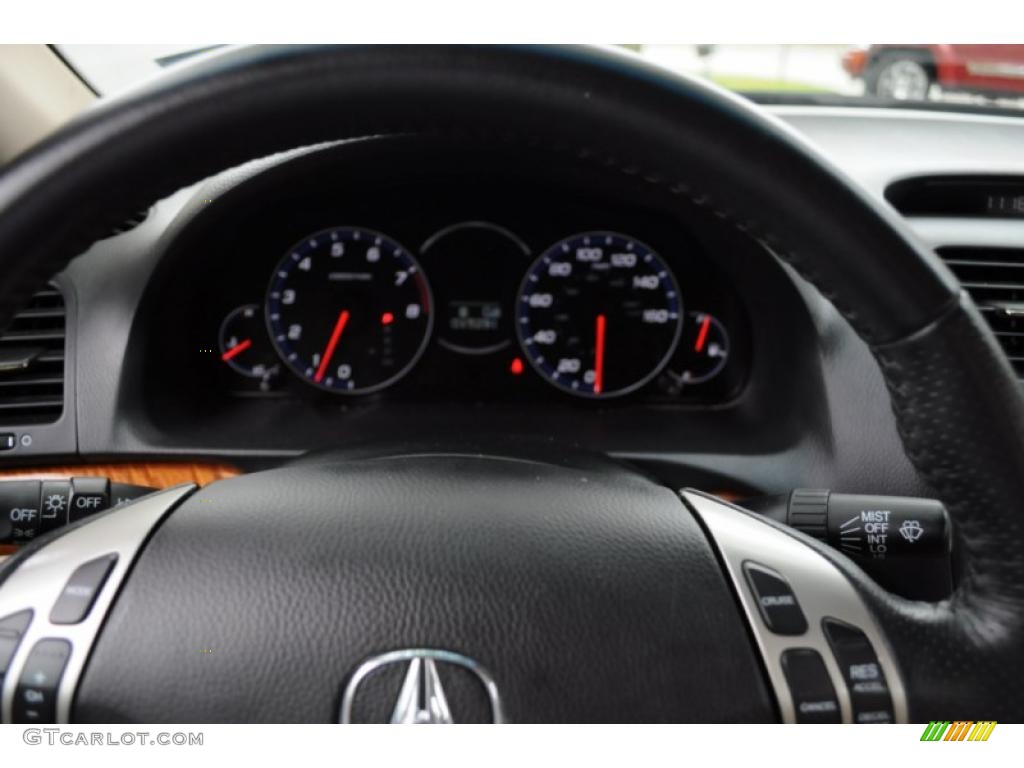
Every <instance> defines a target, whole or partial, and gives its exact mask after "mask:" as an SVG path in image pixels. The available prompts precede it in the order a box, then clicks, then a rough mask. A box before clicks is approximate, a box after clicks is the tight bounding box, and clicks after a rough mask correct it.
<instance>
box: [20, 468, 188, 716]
mask: <svg viewBox="0 0 1024 768" xmlns="http://www.w3.org/2000/svg"><path fill="white" fill-rule="evenodd" d="M195 488H196V486H195V485H192V484H186V485H178V486H175V487H174V488H169V489H167V490H166V491H162V492H159V493H154V494H151V495H149V496H146V497H144V498H142V499H140V500H139V501H137V502H135V503H134V504H126V505H125V506H123V507H120V508H118V509H116V510H114V511H113V512H110V513H108V514H106V515H103V516H102V517H99V518H97V519H96V520H94V521H92V522H90V523H89V524H87V525H83V526H82V527H81V528H78V529H76V530H74V531H71V532H70V533H66V534H65V535H63V536H61V537H60V538H58V539H56V540H55V541H53V542H52V543H51V544H48V545H47V546H45V547H43V548H42V549H40V550H39V551H38V552H36V553H35V554H34V555H32V556H31V557H29V558H28V559H27V560H25V561H24V562H23V563H22V564H21V566H20V567H19V568H18V569H17V570H16V571H15V572H14V573H12V574H11V575H10V576H9V577H8V578H7V580H6V581H5V582H4V584H3V588H2V589H0V616H8V615H10V614H12V613H16V612H18V611H22V610H24V609H26V608H30V609H32V611H33V612H34V616H33V618H32V623H31V624H30V625H29V627H28V630H27V631H26V632H25V635H24V637H23V638H22V640H21V644H20V645H19V646H18V651H17V653H16V654H15V656H14V658H13V659H12V660H11V666H10V668H9V669H8V671H7V674H6V676H5V677H4V683H3V690H2V691H0V722H4V723H10V722H12V719H13V709H14V692H15V689H16V688H17V685H18V679H19V678H20V677H21V670H22V668H23V667H24V665H25V661H26V660H27V659H28V655H29V653H30V652H31V650H32V648H33V647H34V646H35V644H36V642H37V641H39V640H41V639H43V638H48V637H52V638H63V639H66V640H68V641H70V642H71V657H70V658H69V660H68V663H67V666H66V667H65V669H64V675H63V677H62V678H61V681H60V687H59V689H58V691H57V722H58V723H69V722H70V721H71V720H70V719H71V703H72V701H73V699H74V694H75V689H76V687H77V685H78V679H79V677H80V676H81V674H82V670H83V669H84V668H85V663H86V661H87V659H88V658H89V652H90V650H91V649H92V646H93V643H94V642H95V640H96V635H97V633H98V632H99V629H100V625H101V624H102V623H103V620H104V618H105V617H106V615H107V611H108V610H109V608H110V606H111V604H112V603H113V601H114V597H115V596H116V595H117V592H118V589H119V588H120V586H121V583H122V581H123V580H124V577H125V574H127V573H128V571H129V569H130V568H131V566H132V563H133V562H134V560H135V556H136V555H137V554H138V551H139V549H140V548H141V547H142V544H143V542H145V541H146V539H147V538H148V537H149V534H150V531H152V530H153V528H154V527H155V526H156V525H157V524H158V523H159V522H160V520H162V519H163V518H164V516H166V515H167V514H168V513H169V512H170V511H171V510H172V509H173V508H174V507H175V506H176V505H177V504H178V502H180V501H181V500H182V499H184V498H185V497H186V496H188V495H189V494H190V493H192V491H193V490H195ZM111 553H116V554H117V556H118V557H117V563H116V564H115V565H114V567H113V570H111V572H110V575H109V577H108V578H107V580H106V583H105V584H104V585H103V587H102V588H101V590H100V592H99V594H98V595H97V597H96V601H95V603H94V604H93V606H92V610H91V611H90V612H89V615H88V616H87V617H86V618H85V620H84V621H82V622H81V623H79V624H70V625H67V624H66V625H58V624H52V623H50V619H49V616H50V609H51V608H52V607H53V605H54V603H56V601H57V598H58V597H59V596H60V594H61V592H62V591H63V589H64V585H65V584H66V583H67V581H68V578H69V577H70V576H71V574H72V573H73V572H74V570H75V569H76V568H78V566H80V565H82V564H83V563H86V562H88V561H89V560H92V559H94V558H96V557H100V556H102V555H107V554H111Z"/></svg>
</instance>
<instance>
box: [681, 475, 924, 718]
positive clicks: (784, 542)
mask: <svg viewBox="0 0 1024 768" xmlns="http://www.w3.org/2000/svg"><path fill="white" fill-rule="evenodd" d="M682 496H683V499H684V500H685V501H686V503H687V504H688V505H689V506H690V508H691V509H692V510H693V511H694V512H695V513H696V514H697V515H698V517H700V519H701V520H702V521H703V522H704V525H705V527H706V528H707V530H708V531H709V533H710V534H711V540H712V543H713V544H714V545H715V548H716V549H717V550H718V553H719V555H720V556H721V558H722V561H723V562H724V563H725V566H726V569H727V570H728V572H729V578H730V580H731V581H732V585H733V587H734V589H735V590H736V594H737V595H739V597H740V602H741V603H742V604H743V612H744V614H745V615H746V617H747V622H748V624H749V625H750V629H751V631H752V633H753V635H754V638H755V640H756V641H757V647H758V650H759V651H760V652H761V657H762V659H763V661H764V665H765V668H766V669H767V671H768V678H769V680H770V682H771V684H772V688H773V689H774V691H775V697H776V700H777V701H778V705H779V711H780V712H781V714H782V720H783V722H786V723H795V722H796V713H795V710H794V707H793V698H792V696H791V695H790V692H789V686H788V685H787V683H786V678H785V675H784V674H783V671H782V664H781V658H782V653H783V651H785V650H788V649H790V648H812V649H814V650H816V651H817V652H818V653H820V654H821V657H822V658H823V659H824V660H825V666H826V668H827V669H828V674H829V677H830V678H831V679H832V685H833V687H834V688H835V689H836V694H837V696H838V697H839V706H840V709H841V710H842V716H843V722H844V723H852V722H853V707H852V704H851V700H850V692H849V690H848V689H847V686H846V682H845V681H844V679H843V676H842V673H841V672H840V670H839V666H838V664H837V663H836V660H835V657H834V656H833V654H832V650H831V648H830V646H829V643H828V639H827V638H826V637H825V634H824V631H823V630H822V625H821V621H822V619H824V618H825V617H831V618H835V619H839V620H840V621H844V622H846V623H848V624H852V625H853V626H855V627H857V628H858V629H860V630H861V631H862V632H864V634H865V635H867V637H868V639H869V640H870V641H871V644H872V646H874V649H875V653H876V654H877V656H878V662H879V664H880V665H881V667H882V670H883V672H884V673H885V678H886V681H887V683H888V685H889V692H890V694H891V696H892V703H893V712H894V714H895V720H896V722H897V723H906V722H907V717H908V715H907V698H906V692H905V691H904V688H903V681H902V677H901V676H900V673H899V669H898V667H897V666H896V660H895V657H894V656H893V654H892V652H891V651H890V649H889V644H888V641H887V640H886V639H885V636H884V635H883V634H882V631H881V630H880V629H879V627H878V624H877V623H876V622H875V619H874V617H873V616H872V615H871V613H870V612H869V611H868V609H867V606H865V605H864V602H863V601H862V600H861V598H860V595H858V593H857V591H856V590H855V589H854V587H853V585H852V584H850V582H849V581H848V580H847V579H846V577H845V576H844V575H843V574H842V572H840V571H839V569H837V568H836V567H835V566H834V565H832V563H830V562H829V561H828V560H827V559H825V558H824V557H822V556H821V555H819V554H818V553H817V552H815V551H814V550H813V549H811V548H810V547H807V546H804V545H803V544H801V543H800V542H799V541H798V540H797V539H796V538H794V537H792V536H789V535H787V534H786V533H783V532H782V531H779V530H776V529H775V528H773V527H772V526H770V525H767V524H766V523H764V522H762V521H760V520H758V518H757V517H756V516H754V515H753V514H751V513H746V512H745V511H743V510H740V509H738V508H736V507H733V506H731V505H729V504H725V503H723V502H721V501H719V500H718V499H716V498H715V497H713V496H707V495H705V494H703V493H700V492H698V491H693V490H685V491H683V492H682ZM747 561H751V562H754V563H758V564H761V565H765V566H767V567H769V568H771V569H773V570H775V571H777V572H778V573H780V574H781V575H782V576H783V577H784V578H785V579H786V581H788V582H789V585H790V587H792V589H793V592H794V593H795V594H796V597H797V600H798V602H799V603H800V607H801V608H802V609H803V612H804V615H805V616H806V617H807V624H808V627H807V631H806V632H805V633H804V634H802V635H790V636H784V635H777V634H775V633H774V632H772V631H771V630H769V629H768V627H767V626H766V625H765V623H764V620H763V619H762V618H761V613H760V611H758V608H757V601H756V598H755V596H754V594H753V593H752V592H751V590H750V586H749V585H748V584H747V581H746V579H745V578H744V577H743V563H744V562H747Z"/></svg>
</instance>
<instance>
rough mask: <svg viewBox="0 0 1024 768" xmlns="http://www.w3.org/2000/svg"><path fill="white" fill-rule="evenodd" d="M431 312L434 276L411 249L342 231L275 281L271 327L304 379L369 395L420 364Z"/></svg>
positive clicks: (309, 244)
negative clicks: (428, 274) (426, 272)
mask: <svg viewBox="0 0 1024 768" xmlns="http://www.w3.org/2000/svg"><path fill="white" fill-rule="evenodd" d="M431 304H432V302H431V297H430V286H429V285H428V284H427V279H426V276H425V275H424V274H423V272H422V270H421V269H420V265H419V263H418V262H417V261H416V259H415V258H414V257H413V256H412V254H410V253H409V252H408V251H407V250H406V249H405V248H403V247H402V246H401V245H399V244H398V243H397V242H395V241H394V240H392V239H391V238H389V237H387V236H386V235H383V234H381V233H379V232H374V231H371V230H368V229H361V228H357V227H335V228H333V229H326V230H323V231H321V232H317V233H315V234H313V235H310V236H309V237H307V238H305V239H303V240H301V241H300V242H298V243H296V244H295V245H294V246H292V247H291V248H290V249H288V252H287V253H286V254H285V256H284V258H283V259H282V260H281V262H280V264H278V266H277V268H276V269H275V270H274V275H273V277H272V278H271V281H270V288H269V290H268V292H267V326H268V328H269V329H270V338H271V340H272V341H273V343H274V346H275V347H276V349H277V351H278V353H279V354H280V355H281V359H283V360H284V362H285V364H286V365H287V366H288V367H289V368H290V369H291V370H292V371H293V372H294V373H296V374H297V375H298V376H300V377H301V378H302V379H304V380H305V381H307V382H309V383H310V384H313V385H314V386H317V387H320V388H322V389H328V390H331V391H333V392H341V393H346V394H362V393H366V392H372V391H374V390H378V389H381V388H383V387H386V386H388V385H389V384H392V383H394V382H395V381H397V380H398V379H400V378H401V377H402V376H403V375H405V374H406V373H407V372H408V371H409V370H410V369H411V368H412V367H413V366H414V365H415V364H416V361H417V360H418V359H419V357H420V355H421V354H422V353H423V349H424V348H425V347H426V344H427V339H428V337H429V335H430V327H431Z"/></svg>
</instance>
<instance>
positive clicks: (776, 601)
mask: <svg viewBox="0 0 1024 768" xmlns="http://www.w3.org/2000/svg"><path fill="white" fill-rule="evenodd" d="M743 571H744V573H746V575H747V583H748V584H749V585H750V589H751V591H752V592H753V593H754V599H755V600H757V607H758V609H759V610H760V611H761V618H762V619H764V623H765V624H766V625H767V627H768V629H770V630H771V631H772V632H774V633H775V634H777V635H802V634H803V633H804V632H806V631H807V619H806V618H804V612H803V611H802V610H800V604H799V603H798V602H797V601H796V595H794V594H793V590H792V589H790V587H789V584H788V583H786V580H785V579H783V578H782V577H781V576H780V575H779V574H778V573H776V572H775V571H773V570H771V569H770V568H766V567H764V566H763V565H758V564H757V563H744V564H743Z"/></svg>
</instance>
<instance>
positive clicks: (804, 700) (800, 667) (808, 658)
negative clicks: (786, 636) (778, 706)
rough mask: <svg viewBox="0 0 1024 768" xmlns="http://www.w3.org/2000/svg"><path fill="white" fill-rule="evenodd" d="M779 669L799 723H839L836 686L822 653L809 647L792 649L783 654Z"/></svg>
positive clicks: (840, 719)
mask: <svg viewBox="0 0 1024 768" xmlns="http://www.w3.org/2000/svg"><path fill="white" fill-rule="evenodd" d="M782 672H783V674H784V675H785V676H786V682H787V683H789V692H790V694H791V695H792V696H793V708H794V709H795V710H796V721H797V722H798V723H841V722H842V721H843V716H842V712H841V710H840V709H839V699H837V698H836V689H835V688H834V687H833V686H832V680H831V678H829V676H828V670H827V669H826V668H825V662H824V661H823V660H822V658H821V654H819V653H818V652H817V651H815V650H813V649H811V648H794V649H792V650H789V651H784V652H783V654H782Z"/></svg>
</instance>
